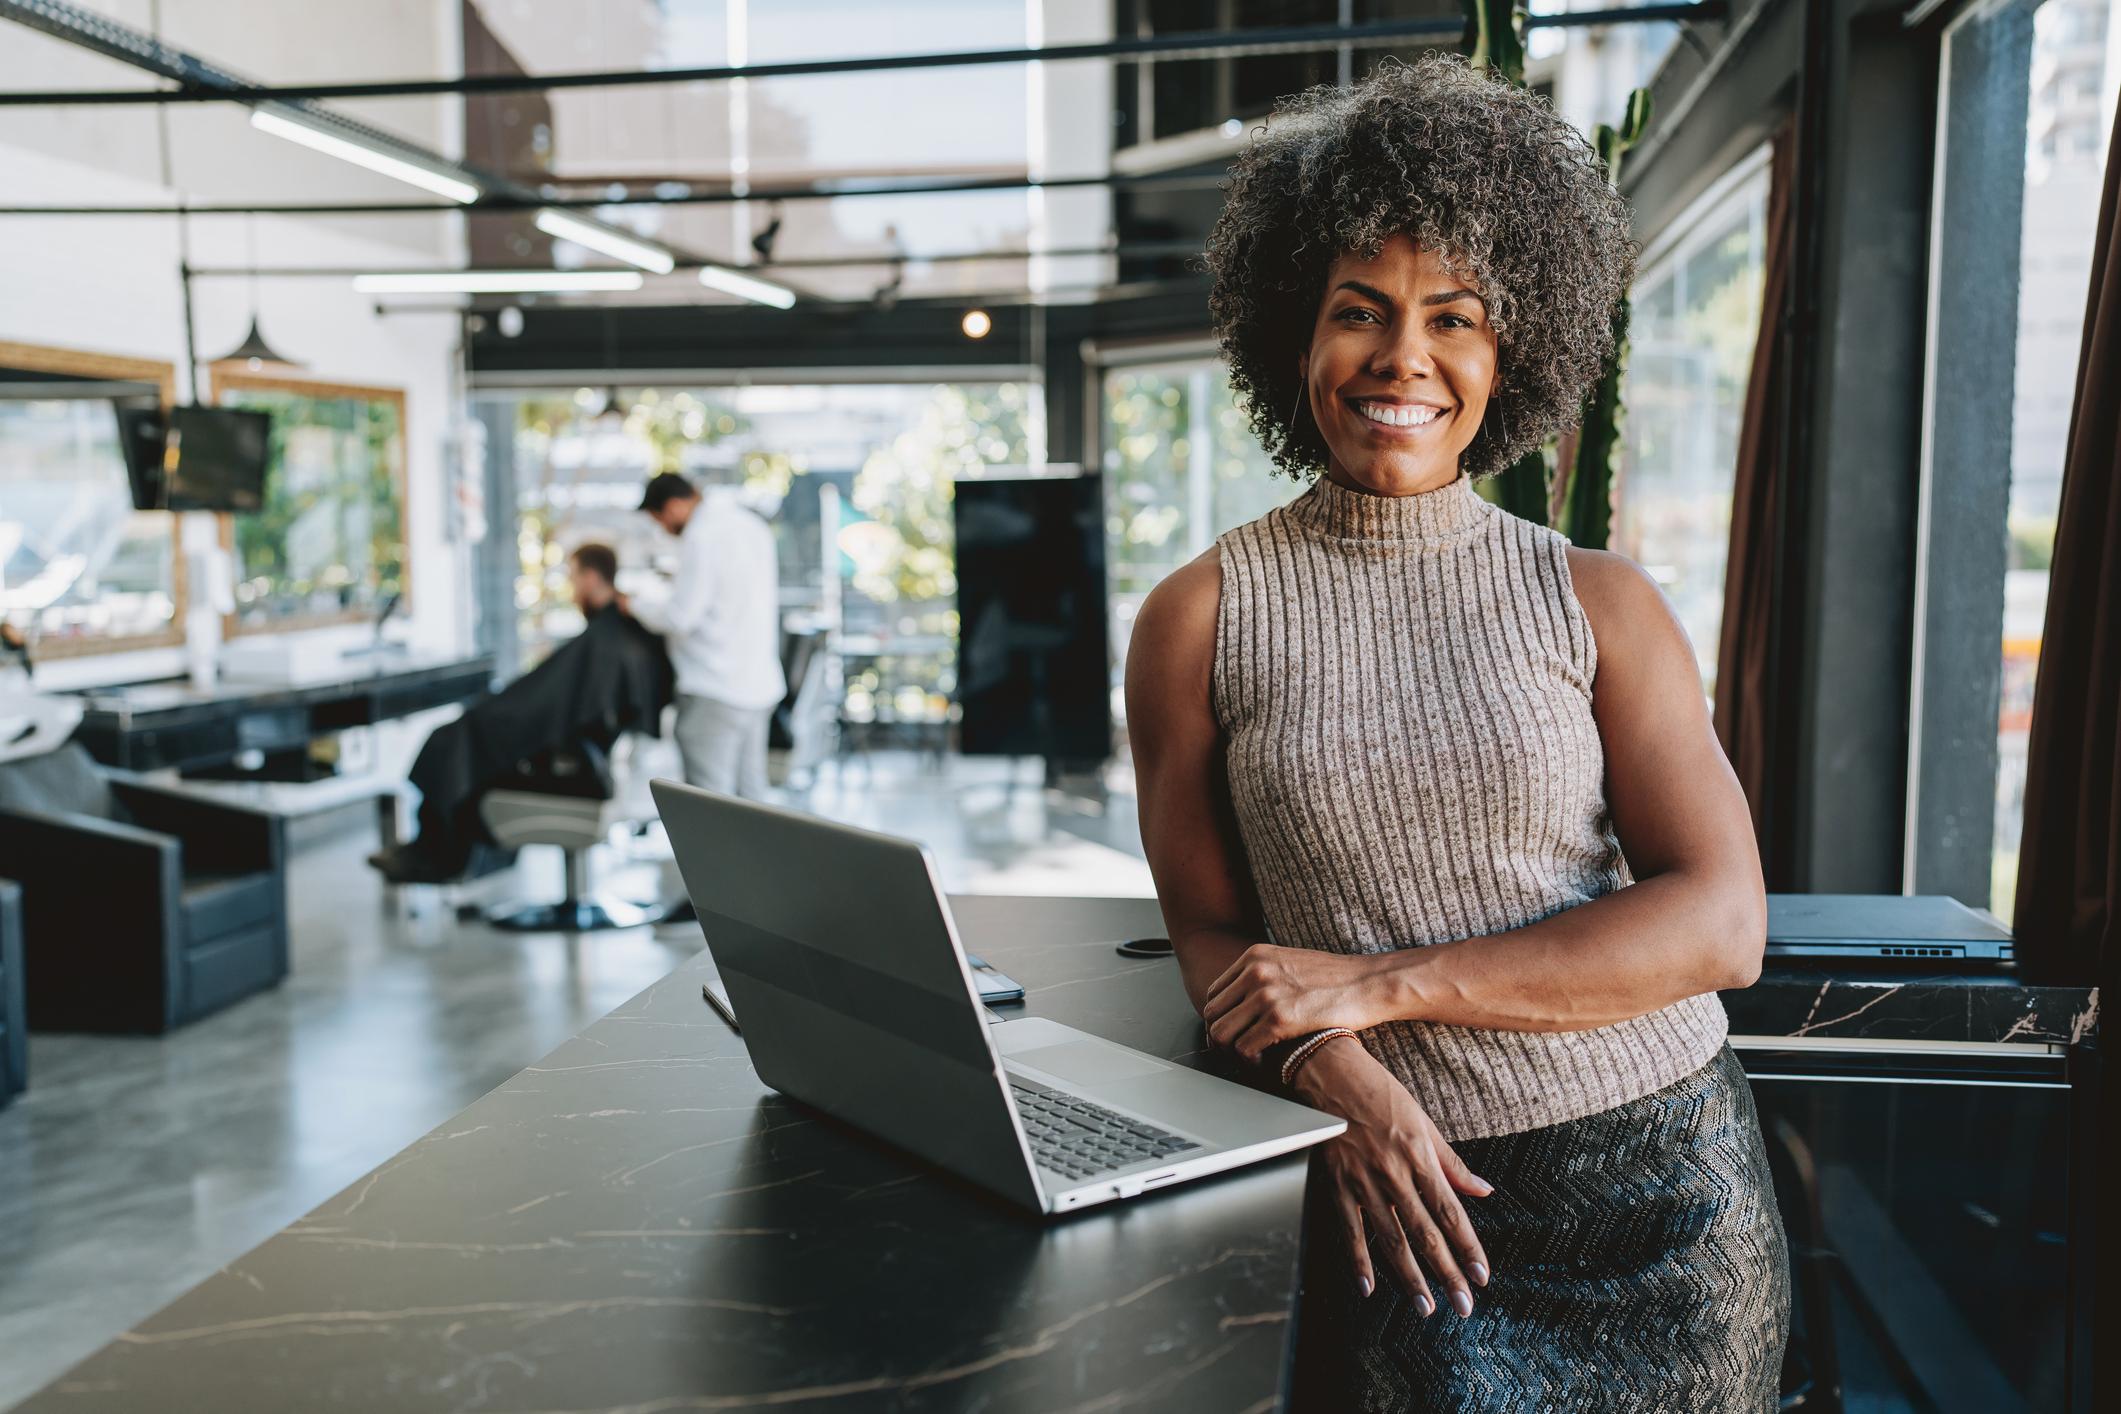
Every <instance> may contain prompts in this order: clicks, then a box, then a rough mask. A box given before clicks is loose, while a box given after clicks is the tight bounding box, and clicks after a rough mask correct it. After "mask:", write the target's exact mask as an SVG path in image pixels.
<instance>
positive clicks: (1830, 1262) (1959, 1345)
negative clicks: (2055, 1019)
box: [1739, 1038, 2091, 1414]
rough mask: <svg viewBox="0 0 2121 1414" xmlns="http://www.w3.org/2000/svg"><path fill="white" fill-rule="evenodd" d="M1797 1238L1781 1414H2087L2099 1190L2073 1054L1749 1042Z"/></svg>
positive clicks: (1785, 1207) (1780, 1188) (2009, 1048)
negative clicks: (2087, 1234)
mask: <svg viewBox="0 0 2121 1414" xmlns="http://www.w3.org/2000/svg"><path fill="white" fill-rule="evenodd" d="M1739 1054H1740V1055H1741V1057H1742V1058H1743V1059H1744V1061H1745V1066H1746V1070H1747V1073H1748V1075H1749V1076H1750V1077H1751V1079H1752V1085H1753V1095H1754V1098H1755V1101H1756V1103H1757V1104H1758V1106H1759V1110H1760V1123H1761V1131H1762V1134H1763V1136H1764V1137H1765V1139H1766V1141H1767V1148H1768V1157H1769V1162H1770V1164H1771V1165H1772V1167H1773V1169H1774V1173H1775V1186H1776V1193H1777V1198H1778V1200H1779V1202H1780V1204H1781V1208H1782V1218H1783V1223H1784V1225H1785V1227H1786V1228H1787V1230H1788V1233H1789V1241H1790V1274H1791V1279H1792V1288H1793V1309H1792V1321H1791V1335H1790V1345H1789V1356H1788V1360H1787V1364H1786V1367H1785V1379H1784V1402H1783V1408H1785V1409H1804V1410H1819V1411H1828V1412H1829V1414H1839V1411H1843V1410H1846V1411H1850V1414H1902V1411H1907V1414H1917V1411H1920V1412H1921V1414H2033V1412H2034V1411H2037V1414H2078V1412H2079V1411H2089V1410H2090V1408H2091V1404H2090V1393H2089V1379H2088V1370H2089V1354H2090V1352H2089V1350H2088V1349H2087V1348H2085V1344H2084V1342H2083V1341H2082V1340H2081V1339H2079V1333H2078V1332H2077V1331H2075V1330H2073V1328H2072V1311H2073V1310H2074V1309H2078V1308H2077V1307H2076V1306H2075V1305H2074V1304H2073V1301H2072V1293H2073V1292H2074V1291H2076V1290H2077V1288H2078V1284H2079V1282H2080V1281H2081V1280H2082V1279H2084V1278H2085V1277H2086V1276H2087V1275H2088V1272H2087V1271H2085V1270H2082V1268H2084V1267H2085V1266H2086V1264H2088V1259H2089V1253H2090V1247H2089V1243H2088V1242H2085V1241H2083V1240H2081V1232H2079V1230H2078V1229H2079V1227H2080V1225H2081V1223H2082V1222H2083V1220H2084V1219H2085V1217H2086V1216H2087V1214H2086V1212H2085V1210H2084V1204H2085V1202H2086V1200H2088V1199H2089V1198H2090V1196H2091V1195H2090V1194H2089V1193H2088V1192H2087V1191H2085V1190H2086V1189H2087V1188H2088V1185H2087V1184H2086V1183H2085V1182H2084V1180H2083V1176H2082V1174H2081V1173H2080V1172H2078V1166H2077V1165H2076V1164H2075V1163H2074V1162H2073V1159H2072V1155H2073V1153H2074V1152H2076V1151H2077V1150H2078V1149H2079V1148H2080V1147H2081V1145H2080V1144H2079V1143H2078V1142H2077V1141H2078V1140H2079V1139H2080V1138H2081V1133H2080V1131H2081V1130H2082V1128H2083V1126H2082V1125H2081V1124H2080V1123H2079V1120H2078V1116H2077V1114H2076V1111H2075V1103H2074V1099H2073V1097H2074V1096H2075V1095H2076V1094H2077V1093H2078V1092H2077V1091H2076V1090H2075V1089H2073V1087H2072V1083H2071V1082H2072V1076H2071V1074H2070V1073H2069V1071H2070V1066H2071V1061H2070V1059H2069V1057H2068V1055H2067V1054H2066V1053H2065V1052H2064V1051H2063V1049H2062V1048H2060V1047H2056V1046H2047V1045H2033V1046H2023V1045H1996V1044H1992V1043H1991V1044H1967V1045H1950V1044H1941V1043H1940V1044H1934V1045H1925V1044H1922V1043H1919V1042H1917V1043H1905V1042H1865V1041H1860V1040H1854V1041H1842V1040H1835V1041H1818V1042H1813V1043H1811V1044H1805V1043H1804V1042H1803V1041H1779V1040H1774V1039H1770V1038H1759V1039H1758V1040H1748V1041H1747V1042H1746V1043H1745V1044H1742V1045H1741V1046H1740V1051H1739Z"/></svg>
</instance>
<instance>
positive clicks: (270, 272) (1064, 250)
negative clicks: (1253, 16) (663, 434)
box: [190, 241, 1201, 280]
mask: <svg viewBox="0 0 2121 1414" xmlns="http://www.w3.org/2000/svg"><path fill="white" fill-rule="evenodd" d="M1200 250H1201V244H1200V242H1199V241H1125V242H1122V243H1120V244H1117V245H1113V244H1109V243H1108V244H1105V245H1085V246H1063V247H1057V248H1055V249H1052V250H950V251H937V252H935V253H933V254H922V253H920V252H917V251H878V252H876V253H874V254H868V255H806V256H796V257H792V258H790V259H787V260H759V261H753V262H752V263H750V264H748V265H730V264H723V263H721V262H716V264H717V266H718V268H720V269H724V270H735V271H737V272H739V273H743V274H757V273H765V272H767V271H773V270H860V269H866V268H868V267H870V266H876V265H959V264H972V263H977V262H979V261H982V260H1072V259H1082V258H1086V257H1095V256H1110V257H1112V258H1115V259H1120V260H1127V259H1148V258H1151V257H1155V256H1171V255H1198V254H1200ZM700 265H701V262H698V261H690V262H688V261H683V260H681V261H679V262H678V263H677V266H676V269H675V271H674V273H676V274H680V275H683V274H689V273H691V272H692V271H695V270H697V269H699V268H700ZM530 268H534V269H542V268H544V267H542V266H537V267H530ZM190 269H191V275H192V278H193V279H195V280H234V279H246V280H247V279H249V278H251V277H252V276H257V277H258V278H260V279H267V280H306V279H319V280H323V279H332V280H337V279H349V278H351V277H353V276H355V275H460V274H462V273H464V272H463V271H462V270H461V269H459V268H457V267H454V266H441V265H419V266H414V265H407V266H400V267H397V268H394V269H385V268H383V267H380V266H374V265H261V266H258V267H257V268H255V269H253V268H252V267H250V266H248V265H212V266H200V265H194V266H192V267H190Z"/></svg>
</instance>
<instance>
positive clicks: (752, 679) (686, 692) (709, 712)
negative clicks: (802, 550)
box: [627, 472, 788, 800]
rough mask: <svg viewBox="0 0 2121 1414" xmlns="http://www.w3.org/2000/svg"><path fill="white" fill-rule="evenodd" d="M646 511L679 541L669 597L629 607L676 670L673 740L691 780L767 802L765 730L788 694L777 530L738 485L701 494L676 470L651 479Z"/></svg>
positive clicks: (644, 504)
mask: <svg viewBox="0 0 2121 1414" xmlns="http://www.w3.org/2000/svg"><path fill="white" fill-rule="evenodd" d="M641 509H642V510H644V511H646V512H647V513H648V516H649V518H650V519H652V520H653V521H655V523H656V524H657V525H660V526H661V527H662V528H663V529H665V530H667V531H669V532H670V533H671V534H672V535H675V536H676V537H677V538H678V572H677V579H676V582H675V583H674V584H673V585H672V586H671V591H670V595H669V597H668V598H667V599H664V600H661V601H658V602H643V601H629V602H628V605H627V608H628V611H629V612H631V613H632V614H633V616H634V617H635V618H636V619H638V620H639V621H640V622H641V624H642V625H643V626H645V627H647V628H649V629H651V630H653V631H654V632H656V633H659V634H661V635H663V641H664V643H665V645H666V646H667V647H668V648H669V649H670V661H671V663H672V665H673V666H674V667H675V668H676V669H677V706H678V714H677V729H676V732H675V735H676V737H677V745H678V754H679V755H680V756H681V757H682V758H683V759H684V763H685V780H686V782H687V783H688V784H690V785H695V786H699V787H701V788H703V789H705V790H712V791H720V792H722V793H723V794H724V795H736V796H742V797H744V798H745V799H747V800H764V799H765V798H766V730H767V725H768V723H769V722H770V721H771V720H772V717H773V709H774V708H775V707H776V706H778V705H779V704H780V701H781V698H782V697H783V696H785V695H786V694H787V691H788V683H787V679H786V678H785V677H784V676H783V675H782V673H781V610H780V582H781V581H780V566H779V560H778V558H777V556H776V554H775V552H774V548H773V531H772V530H771V529H770V528H768V526H767V524H766V522H765V521H764V520H762V519H760V518H759V517H758V516H757V515H756V514H754V513H753V512H751V511H750V510H748V509H746V508H745V507H744V506H743V505H742V504H740V503H739V502H738V501H737V499H736V492H735V489H734V488H732V487H723V486H715V487H709V488H708V489H707V492H706V494H705V495H702V494H701V492H700V491H699V490H698V488H696V487H694V486H693V484H692V483H691V482H690V481H687V480H686V479H685V478H684V477H682V476H679V475H678V474H677V473H675V472H664V473H662V474H661V475H659V476H656V477H654V478H653V479H651V480H650V481H649V483H648V489H647V491H646V492H645V493H644V494H643V495H642V497H641Z"/></svg>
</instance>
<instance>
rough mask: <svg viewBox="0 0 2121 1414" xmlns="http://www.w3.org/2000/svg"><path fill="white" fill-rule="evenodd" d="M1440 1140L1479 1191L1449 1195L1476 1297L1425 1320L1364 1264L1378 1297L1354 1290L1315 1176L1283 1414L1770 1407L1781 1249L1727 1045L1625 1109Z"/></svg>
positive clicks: (1779, 1318)
mask: <svg viewBox="0 0 2121 1414" xmlns="http://www.w3.org/2000/svg"><path fill="white" fill-rule="evenodd" d="M1455 1147H1456V1149H1457V1151H1458V1153H1459V1155H1460V1156H1461V1157H1463V1158H1464V1159H1465V1161H1466V1163H1467V1164H1468V1165H1469V1166H1470V1167H1471V1168H1472V1170H1473V1172H1475V1173H1477V1174H1479V1175H1481V1176H1482V1177H1483V1178H1486V1179H1487V1180H1488V1181H1489V1182H1491V1183H1493V1184H1494V1185H1495V1192H1494V1193H1492V1194H1491V1195H1489V1196H1488V1197H1486V1198H1473V1199H1467V1200H1466V1208H1467V1211H1468V1212H1469V1213H1470V1214H1471V1215H1472V1218H1473V1223H1474V1227H1475V1229H1476V1230H1477V1231H1478V1232H1479V1234H1480V1238H1481V1242H1482V1244H1483V1245H1484V1246H1485V1247H1486V1249H1487V1254H1488V1261H1489V1265H1490V1266H1491V1267H1492V1268H1493V1269H1494V1272H1495V1276H1494V1278H1493V1280H1492V1281H1490V1283H1489V1284H1488V1286H1487V1287H1485V1288H1480V1287H1475V1288H1474V1299H1475V1301H1476V1303H1477V1305H1476V1306H1475V1309H1474V1312H1473V1315H1472V1317H1471V1318H1470V1319H1466V1320H1461V1319H1460V1318H1459V1317H1458V1315H1457V1314H1456V1313H1455V1312H1453V1311H1452V1310H1451V1309H1450V1307H1449V1305H1448V1304H1446V1305H1444V1306H1443V1308H1442V1309H1441V1310H1439V1311H1438V1313H1437V1314H1436V1315H1433V1316H1430V1317H1428V1318H1427V1319H1423V1318H1422V1316H1421V1314H1420V1311H1419V1310H1418V1309H1417V1308H1416V1307H1415V1306H1414V1305H1413V1303H1411V1302H1410V1301H1408V1300H1406V1299H1405V1298H1404V1296H1402V1295H1401V1293H1400V1290H1399V1283H1398V1282H1397V1281H1396V1280H1394V1279H1393V1278H1391V1277H1390V1275H1389V1269H1388V1268H1387V1267H1386V1265H1385V1263H1384V1262H1383V1260H1382V1258H1375V1262H1376V1270H1377V1273H1378V1277H1379V1282H1378V1289H1377V1291H1376V1292H1375V1294H1373V1295H1372V1296H1370V1297H1369V1298H1367V1299H1364V1298H1362V1297H1360V1296H1358V1295H1357V1294H1356V1291H1355V1283H1354V1278H1353V1276H1352V1275H1351V1270H1350V1267H1349V1264H1348V1258H1347V1251H1346V1243H1345V1241H1344V1240H1343V1239H1342V1238H1341V1236H1340V1225H1339V1220H1338V1219H1337V1218H1336V1217H1335V1216H1334V1215H1333V1214H1332V1213H1331V1212H1330V1210H1328V1209H1326V1208H1325V1207H1323V1206H1322V1203H1321V1201H1320V1197H1321V1195H1322V1193H1323V1191H1324V1189H1325V1185H1324V1183H1323V1182H1320V1181H1317V1178H1316V1175H1315V1173H1314V1181H1313V1183H1312V1184H1311V1193H1312V1198H1313V1201H1312V1204H1311V1207H1310V1210H1309V1211H1308V1212H1307V1214H1306V1218H1305V1250H1306V1261H1305V1277H1304V1301H1303V1309H1302V1316H1301V1321H1300V1325H1299V1330H1298V1341H1297V1367H1296V1372H1295V1382H1294V1393H1295V1399H1294V1402H1293V1404H1292V1408H1294V1409H1295V1410H1297V1411H1299V1412H1300V1414H1310V1411H1314V1410H1315V1411H1319V1414H1341V1411H1352V1410H1362V1411H1392V1414H1427V1412H1428V1411H1432V1410H1433V1411H1439V1414H1441V1411H1452V1414H1460V1411H1463V1412H1464V1414H1550V1411H1569V1414H1599V1412H1600V1411H1613V1414H1622V1411H1625V1414H1652V1411H1675V1412H1677V1411H1684V1414H1765V1411H1771V1410H1773V1409H1775V1408H1776V1405H1777V1388H1778V1383H1779V1379H1780V1374H1781V1367H1782V1350H1783V1342H1784V1339H1785V1337H1786V1336H1787V1334H1788V1329H1789V1305H1790V1282H1789V1266H1788V1249H1787V1246H1786V1245H1785V1242H1784V1238H1783V1232H1782V1220H1781V1217H1780V1215H1779V1214H1778V1213H1777V1211H1776V1208H1775V1195H1774V1189H1773V1184H1772V1182H1771V1181H1770V1179H1769V1177H1768V1165H1767V1153H1766V1150H1765V1148H1764V1146H1763V1145H1762V1143H1761V1138H1760V1120H1759V1117H1758V1115H1757V1114H1756V1113H1755V1111H1754V1109H1753V1096H1752V1091H1751V1090H1750V1089H1749V1088H1748V1086H1747V1084H1746V1079H1745V1072H1744V1070H1743V1069H1742V1068H1741V1067H1740V1065H1739V1063H1738V1058H1737V1056H1736V1055H1734V1054H1733V1053H1732V1051H1731V1049H1730V1047H1729V1046H1725V1047H1723V1048H1722V1049H1721V1050H1720V1051H1718V1052H1717V1054H1716V1055H1715V1056H1714V1057H1713V1058H1712V1059H1711V1060H1710V1061H1709V1063H1708V1064H1707V1065H1705V1066H1703V1067H1702V1068H1701V1069H1700V1070H1698V1071H1696V1072H1694V1073H1693V1074H1692V1075H1689V1076H1686V1077H1685V1078H1683V1079H1681V1080H1678V1081H1675V1082H1674V1083H1672V1084H1670V1085H1668V1086H1666V1087H1665V1088H1664V1089H1662V1090H1658V1091H1656V1092H1655V1093H1653V1094H1649V1095H1645V1096H1643V1097H1642V1098H1641V1099H1638V1100H1630V1101H1628V1102H1627V1103H1626V1104H1622V1105H1617V1106H1615V1107H1614V1108H1612V1109H1609V1110H1605V1111H1603V1112H1601V1113H1599V1114H1594V1115H1586V1116H1584V1117H1583V1118H1581V1119H1574V1120H1569V1121H1567V1122H1566V1123H1563V1124H1556V1125H1550V1126H1548V1127H1546V1128H1543V1129H1534V1130H1529V1131H1526V1132H1524V1133H1521V1134H1504V1135H1497V1136H1494V1137H1492V1138H1486V1139H1469V1140H1465V1141H1462V1142H1461V1143H1459V1144H1458V1145H1456V1146H1455ZM1373 1257H1374V1253H1373ZM1441 1294H1442V1293H1441V1292H1439V1293H1438V1295H1439V1296H1441Z"/></svg>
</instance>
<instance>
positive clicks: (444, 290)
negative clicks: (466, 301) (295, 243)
mask: <svg viewBox="0 0 2121 1414" xmlns="http://www.w3.org/2000/svg"><path fill="white" fill-rule="evenodd" d="M353 287H354V289H356V290H357V291H359V292H360V293H362V294H364V295H512V294H569V293H587V292H589V291H593V290H638V289H639V288H640V287H641V272H640V271H638V270H448V271H408V272H406V273H403V274H397V275H392V274H376V275H356V276H354V280H353Z"/></svg>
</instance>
